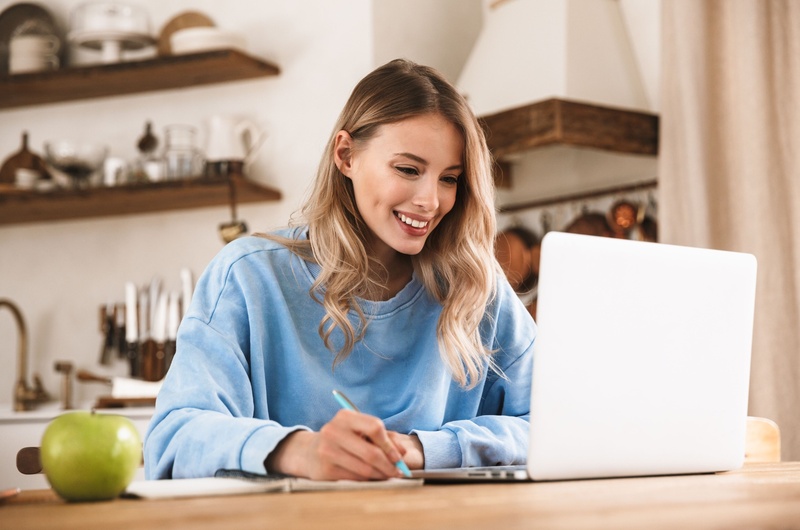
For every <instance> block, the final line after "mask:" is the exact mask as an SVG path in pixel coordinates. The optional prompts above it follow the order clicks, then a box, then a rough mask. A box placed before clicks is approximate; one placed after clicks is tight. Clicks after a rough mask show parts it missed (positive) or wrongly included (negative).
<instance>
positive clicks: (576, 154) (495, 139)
mask: <svg viewBox="0 0 800 530" xmlns="http://www.w3.org/2000/svg"><path fill="white" fill-rule="evenodd" d="M626 6H627V8H626ZM658 6H659V4H658V0H630V2H628V0H484V1H483V10H484V24H483V28H482V30H481V33H480V35H479V37H478V39H477V41H476V43H475V45H474V48H473V50H472V52H471V53H470V56H469V58H468V59H467V61H466V63H465V65H464V68H463V70H462V72H461V75H460V76H459V79H458V81H457V82H456V85H457V86H458V88H459V90H460V91H461V92H462V93H463V94H464V95H465V96H466V97H467V100H468V101H469V103H470V105H471V106H472V108H473V110H474V111H475V113H476V114H477V115H478V116H480V117H481V118H482V119H483V123H484V126H485V128H486V129H487V141H488V143H489V147H490V148H491V149H492V152H493V153H494V155H495V157H496V158H497V159H498V160H499V161H500V163H501V164H500V167H501V169H502V171H500V172H498V175H500V176H501V178H500V179H499V180H498V182H497V184H498V187H499V188H503V187H510V186H511V184H512V179H511V177H510V174H511V173H512V166H513V173H514V178H513V187H514V191H513V193H510V192H507V193H505V194H504V193H503V192H502V191H501V190H498V191H499V193H498V199H499V201H500V203H501V205H502V203H507V202H508V201H515V202H516V201H519V200H520V197H525V198H526V199H527V200H531V199H534V200H535V199H542V198H549V197H553V196H557V195H559V194H570V193H574V192H576V191H587V190H591V189H597V188H598V187H600V188H602V187H618V186H620V185H625V184H629V183H634V182H635V183H637V184H638V183H639V182H641V181H642V180H652V179H653V178H654V176H655V171H656V161H655V155H656V154H657V149H658V116H657V115H656V114H655V113H654V111H655V109H656V107H657V105H658V97H657V96H658V94H657V88H658V87H657V84H658V83H657V75H655V76H653V75H646V76H643V75H642V71H645V73H647V70H646V69H647V68H650V67H654V68H656V69H657V68H658V56H659V53H658V38H659V35H658V31H657V30H658ZM643 8H646V9H643ZM634 37H637V38H638V40H637V44H636V46H633V41H634V40H636V39H635V38H634ZM656 73H657V72H656ZM645 79H648V80H650V81H651V82H650V84H647V83H645V81H644V80H645ZM544 146H546V147H548V149H537V152H536V153H532V152H531V150H532V149H534V148H539V147H544ZM576 147H577V148H578V149H575V148H576ZM583 148H590V149H583ZM631 154H633V155H639V156H634V157H631V156H630V155H631ZM642 155H644V156H642ZM543 172H546V173H547V174H546V175H540V173H543Z"/></svg>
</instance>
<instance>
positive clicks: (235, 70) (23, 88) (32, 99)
mask: <svg viewBox="0 0 800 530" xmlns="http://www.w3.org/2000/svg"><path fill="white" fill-rule="evenodd" d="M279 72H280V70H279V68H278V67H277V66H275V65H274V64H272V63H269V62H267V61H264V60H262V59H258V58H255V57H252V56H250V55H247V54H245V53H242V52H240V51H237V50H232V49H230V50H213V51H207V52H201V53H193V54H186V55H169V56H159V57H156V58H152V59H146V60H142V61H126V62H120V63H114V64H102V65H91V66H76V67H67V68H62V69H60V70H54V71H51V72H36V73H30V74H19V75H2V76H0V109H7V108H15V107H24V106H27V105H41V104H45V103H58V102H64V101H74V100H81V99H90V98H98V97H107V96H121V95H125V94H138V93H142V92H152V91H157V90H169V89H173V88H183V87H189V86H200V85H210V84H216V83H224V82H228V81H240V80H244V79H255V78H259V77H268V76H274V75H278V73H279Z"/></svg>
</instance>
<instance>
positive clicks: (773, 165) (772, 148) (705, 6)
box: [659, 0, 800, 460]
mask: <svg viewBox="0 0 800 530" xmlns="http://www.w3.org/2000/svg"><path fill="white" fill-rule="evenodd" d="M662 16H663V18H662V20H663V26H662V30H663V33H662V38H663V40H662V53H663V57H662V59H663V62H662V65H663V69H662V105H661V113H660V114H661V144H660V151H659V222H660V226H659V228H660V234H659V236H660V237H659V239H661V240H662V241H663V242H666V243H675V244H683V245H690V246H701V247H709V248H718V249H726V250H735V251H743V252H750V253H752V254H755V256H756V257H757V259H758V285H757V296H756V315H755V331H754V337H753V358H752V369H751V379H750V381H751V384H750V414H751V415H755V416H766V417H769V418H771V419H774V420H775V421H777V422H778V424H779V426H780V428H781V431H782V448H783V455H782V456H783V459H784V460H798V459H800V0H663V1H662Z"/></svg>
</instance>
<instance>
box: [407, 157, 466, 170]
mask: <svg viewBox="0 0 800 530" xmlns="http://www.w3.org/2000/svg"><path fill="white" fill-rule="evenodd" d="M395 156H404V157H406V158H410V159H411V160H414V161H415V162H419V163H420V164H423V165H426V166H427V165H428V161H427V160H425V159H424V158H422V157H421V156H417V155H415V154H413V153H395ZM453 169H464V166H462V165H461V164H456V165H454V166H450V167H447V168H445V171H450V170H453Z"/></svg>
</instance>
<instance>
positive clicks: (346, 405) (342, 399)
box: [333, 390, 411, 477]
mask: <svg viewBox="0 0 800 530" xmlns="http://www.w3.org/2000/svg"><path fill="white" fill-rule="evenodd" d="M333 397H334V398H336V401H338V402H339V405H341V406H342V408H343V409H347V410H352V411H353V412H360V411H359V410H358V407H356V406H355V405H354V404H353V402H352V401H350V400H349V399H347V396H345V395H344V394H342V393H341V392H339V391H338V390H334V391H333ZM394 465H395V467H397V469H399V470H400V471H401V472H402V473H403V475H404V476H406V477H411V471H410V470H409V469H408V466H407V465H406V463H405V462H403V459H402V458H401V459H400V460H398V461H397V462H395V463H394Z"/></svg>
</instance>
